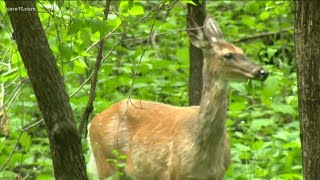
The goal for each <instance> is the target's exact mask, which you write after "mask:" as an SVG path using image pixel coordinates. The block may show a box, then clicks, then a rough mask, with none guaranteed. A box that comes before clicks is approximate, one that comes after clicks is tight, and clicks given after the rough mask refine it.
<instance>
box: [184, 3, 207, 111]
mask: <svg viewBox="0 0 320 180" xmlns="http://www.w3.org/2000/svg"><path fill="white" fill-rule="evenodd" d="M193 1H194V2H195V3H196V4H197V6H194V5H192V4H188V5H187V6H188V16H189V17H191V18H192V19H194V20H195V21H196V22H197V24H199V25H200V26H203V23H204V20H205V19H206V1H205V0H202V4H200V3H199V1H198V0H193ZM189 54H190V77H189V104H190V105H199V104H200V101H201V94H202V66H203V58H204V56H203V53H202V50H201V49H199V48H197V47H195V46H193V45H192V44H191V43H190V48H189Z"/></svg>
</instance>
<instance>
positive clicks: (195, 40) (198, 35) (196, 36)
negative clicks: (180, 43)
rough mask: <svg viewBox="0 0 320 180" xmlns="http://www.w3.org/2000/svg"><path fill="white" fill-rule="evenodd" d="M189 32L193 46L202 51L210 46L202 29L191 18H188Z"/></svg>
mask: <svg viewBox="0 0 320 180" xmlns="http://www.w3.org/2000/svg"><path fill="white" fill-rule="evenodd" d="M187 32H188V35H189V38H190V42H191V44H192V45H194V46H196V47H198V48H201V49H202V48H204V47H207V46H208V45H209V43H208V41H207V39H206V38H205V37H204V34H203V30H202V27H200V26H199V25H198V23H197V22H196V21H195V20H194V19H192V18H190V17H188V18H187Z"/></svg>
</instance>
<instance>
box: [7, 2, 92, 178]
mask: <svg viewBox="0 0 320 180" xmlns="http://www.w3.org/2000/svg"><path fill="white" fill-rule="evenodd" d="M5 2H6V6H7V10H8V13H9V16H10V20H11V24H12V27H13V29H14V33H13V38H14V39H15V40H16V43H17V45H18V50H19V52H20V55H21V57H22V61H23V63H24V65H25V67H26V69H27V72H28V75H29V77H30V80H31V83H32V86H33V89H34V92H35V94H36V97H37V101H38V104H39V108H40V111H41V114H42V116H43V118H44V120H45V123H46V128H47V133H48V136H49V141H50V148H51V153H52V160H53V166H54V173H55V178H56V179H58V180H61V179H65V180H70V179H87V175H86V167H85V161H84V157H83V153H82V146H81V139H80V135H79V132H78V129H77V127H76V125H75V122H74V118H73V113H72V109H71V106H70V104H69V97H68V95H67V93H66V90H65V87H64V83H63V79H62V77H61V75H60V74H59V70H58V67H57V65H56V62H55V59H54V56H53V54H52V52H51V49H50V47H49V44H48V40H47V38H46V36H45V32H44V30H43V28H42V25H41V22H40V19H39V16H38V12H37V11H36V9H35V8H36V6H35V3H34V1H13V0H6V1H5ZM24 8H31V11H27V10H26V9H24ZM33 8H34V9H33ZM32 9H33V10H32ZM29 10H30V9H29Z"/></svg>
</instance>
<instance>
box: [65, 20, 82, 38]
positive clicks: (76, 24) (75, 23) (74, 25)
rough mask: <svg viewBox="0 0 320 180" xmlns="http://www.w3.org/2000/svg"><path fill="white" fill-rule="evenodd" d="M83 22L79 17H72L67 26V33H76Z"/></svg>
mask: <svg viewBox="0 0 320 180" xmlns="http://www.w3.org/2000/svg"><path fill="white" fill-rule="evenodd" d="M83 26H84V24H83V22H82V20H81V19H77V18H75V19H73V21H72V23H71V26H70V27H69V30H68V34H69V35H70V34H76V33H77V32H79V31H80V30H81V29H82V28H83Z"/></svg>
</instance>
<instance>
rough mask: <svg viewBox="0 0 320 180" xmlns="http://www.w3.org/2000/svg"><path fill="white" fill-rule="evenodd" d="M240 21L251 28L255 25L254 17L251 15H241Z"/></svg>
mask: <svg viewBox="0 0 320 180" xmlns="http://www.w3.org/2000/svg"><path fill="white" fill-rule="evenodd" d="M241 21H242V22H243V24H245V25H247V26H249V27H251V28H253V27H254V26H255V19H254V17H252V16H243V17H242V19H241Z"/></svg>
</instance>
